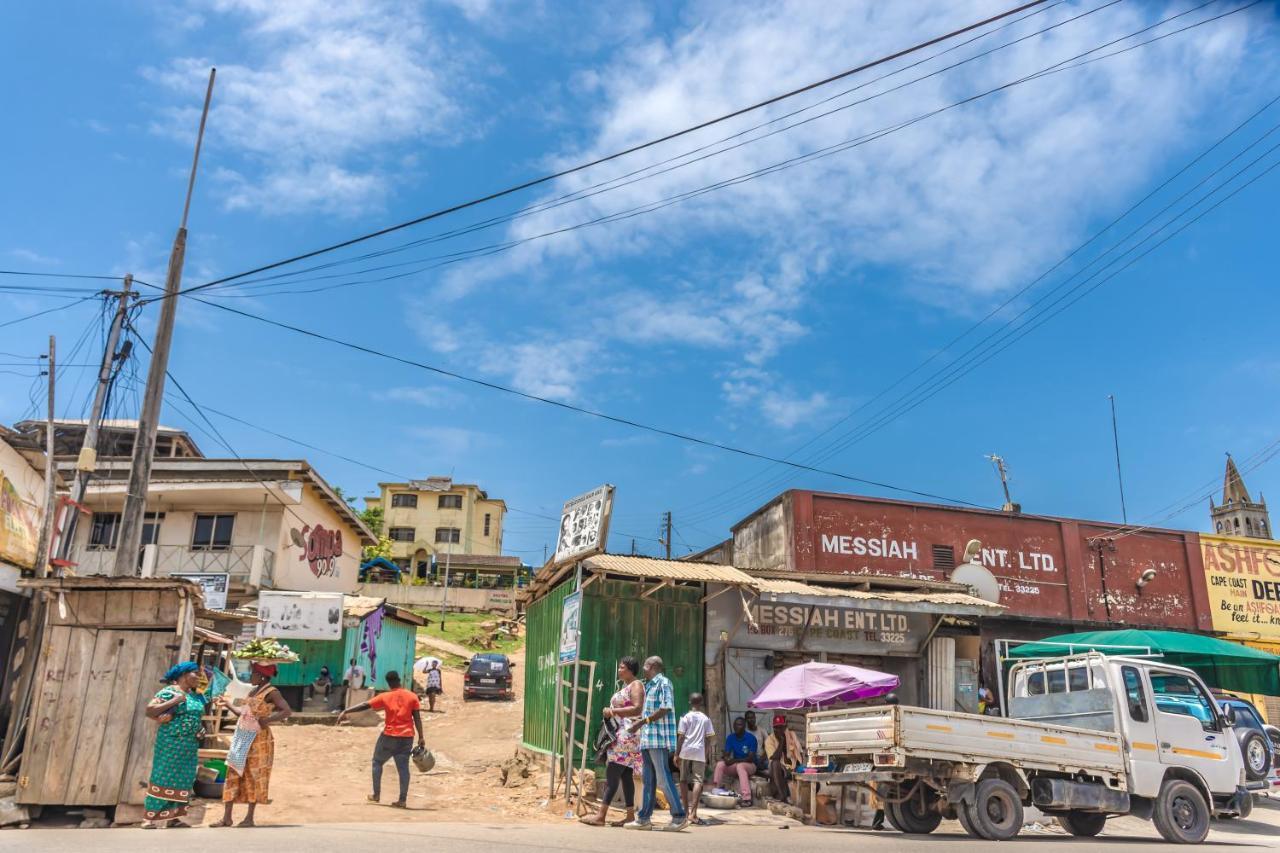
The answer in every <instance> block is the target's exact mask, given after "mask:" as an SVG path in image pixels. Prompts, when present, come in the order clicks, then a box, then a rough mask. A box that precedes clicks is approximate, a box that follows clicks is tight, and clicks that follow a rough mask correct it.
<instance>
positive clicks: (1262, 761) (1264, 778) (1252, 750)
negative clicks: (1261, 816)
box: [1214, 691, 1276, 791]
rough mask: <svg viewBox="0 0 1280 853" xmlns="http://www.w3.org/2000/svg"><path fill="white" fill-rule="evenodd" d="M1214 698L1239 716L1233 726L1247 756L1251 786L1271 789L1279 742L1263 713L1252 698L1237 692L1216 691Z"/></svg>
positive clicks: (1255, 788) (1253, 788)
mask: <svg viewBox="0 0 1280 853" xmlns="http://www.w3.org/2000/svg"><path fill="white" fill-rule="evenodd" d="M1214 698H1216V699H1217V700H1218V704H1219V705H1220V706H1221V707H1222V711H1223V713H1224V714H1228V715H1229V716H1234V718H1235V719H1233V720H1232V721H1231V727H1232V729H1233V730H1234V731H1235V735H1236V740H1238V741H1239V742H1240V754H1241V755H1243V756H1244V763H1245V770H1246V771H1247V773H1248V787H1249V789H1250V790H1254V791H1265V790H1267V789H1268V788H1270V787H1271V785H1270V783H1269V782H1268V777H1270V776H1271V775H1272V773H1273V771H1274V770H1275V765H1276V760H1275V756H1274V752H1275V746H1274V744H1273V743H1272V742H1271V738H1270V737H1268V736H1267V730H1266V723H1264V722H1263V721H1262V715H1261V714H1259V713H1258V709H1257V708H1255V707H1253V703H1252V702H1250V701H1249V700H1247V699H1241V698H1240V697H1239V696H1236V695H1234V694H1231V693H1226V692H1223V691H1214Z"/></svg>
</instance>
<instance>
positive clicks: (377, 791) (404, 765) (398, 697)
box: [338, 672, 424, 809]
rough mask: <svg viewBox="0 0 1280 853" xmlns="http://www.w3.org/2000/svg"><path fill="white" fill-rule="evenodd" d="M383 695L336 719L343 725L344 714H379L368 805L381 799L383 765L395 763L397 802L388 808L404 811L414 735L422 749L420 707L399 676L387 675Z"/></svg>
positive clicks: (397, 674) (346, 711) (390, 673)
mask: <svg viewBox="0 0 1280 853" xmlns="http://www.w3.org/2000/svg"><path fill="white" fill-rule="evenodd" d="M386 678H387V687H388V688H389V689H388V690H387V691H386V692H385V693H379V694H378V695H377V696H374V697H373V698H372V699H370V700H369V701H368V702H361V703H360V704H359V705H356V706H355V707H353V708H348V709H347V710H345V711H343V712H342V713H341V714H339V715H338V725H342V721H343V719H345V718H346V716H347V714H356V713H359V712H361V711H368V710H369V709H373V710H375V711H382V712H383V714H385V719H384V720H383V725H382V734H380V735H378V743H377V745H376V746H375V747H374V748H373V793H372V794H370V795H369V802H371V803H376V802H378V801H379V798H380V797H381V796H382V765H384V764H386V763H387V760H388V759H391V760H393V761H395V763H396V773H397V774H399V776H400V799H398V800H396V801H395V802H394V803H392V804H391V807H392V808H396V809H403V808H407V806H408V803H407V800H408V797H409V755H410V753H412V752H413V736H414V732H417V735H418V746H423V745H424V742H423V737H422V712H421V708H422V705H421V704H420V703H419V702H418V697H417V694H415V693H414V692H413V691H412V690H405V689H404V688H403V687H401V686H400V673H398V672H388V673H387V676H386Z"/></svg>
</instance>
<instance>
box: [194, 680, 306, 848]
mask: <svg viewBox="0 0 1280 853" xmlns="http://www.w3.org/2000/svg"><path fill="white" fill-rule="evenodd" d="M275 674H276V668H275V665H274V664H257V663H255V664H253V675H252V676H251V678H250V683H252V684H253V691H252V692H251V693H250V694H249V697H248V698H247V699H246V700H245V702H244V705H243V706H242V707H240V708H232V707H231V705H230V703H228V702H226V701H225V700H223V707H225V708H228V709H230V710H231V712H232V713H234V714H236V715H238V716H239V717H240V718H241V719H240V723H239V724H238V726H237V729H236V738H237V739H248V738H250V737H251V738H252V744H251V745H250V746H249V751H248V754H247V755H246V756H245V758H244V766H243V768H242V769H237V768H236V767H234V766H233V764H232V759H233V756H231V755H229V756H227V758H228V760H227V781H226V784H224V785H223V787H222V803H223V812H222V820H220V821H218V822H217V823H215V824H213V826H231V810H232V808H233V807H234V805H235V804H236V803H245V804H247V805H248V807H249V810H248V811H247V812H246V813H245V816H244V820H242V821H240V826H253V825H254V823H253V812H254V809H255V808H257V806H258V803H269V802H271V797H270V787H271V765H272V762H273V761H274V759H275V739H274V738H273V737H272V736H271V725H272V723H278V722H280V721H281V720H284V719H287V718H288V717H289V715H290V714H292V713H293V711H292V710H291V709H290V708H289V704H288V703H287V702H285V701H284V697H283V696H281V695H280V691H279V690H277V689H276V688H275V687H273V686H272V685H271V679H272V678H274V677H275ZM254 729H256V730H257V733H256V734H251V733H252V731H253V730H254ZM242 730H243V731H242ZM232 752H233V753H234V752H235V744H234V742H233V747H232Z"/></svg>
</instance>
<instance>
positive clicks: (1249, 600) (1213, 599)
mask: <svg viewBox="0 0 1280 853" xmlns="http://www.w3.org/2000/svg"><path fill="white" fill-rule="evenodd" d="M1200 549H1201V556H1202V557H1203V558H1204V581H1205V586H1206V587H1208V589H1209V606H1210V608H1211V609H1212V612H1213V628H1214V630H1215V631H1226V632H1228V633H1230V634H1234V635H1236V636H1241V637H1248V638H1251V639H1260V640H1267V641H1270V642H1277V641H1280V543H1278V542H1272V541H1270V540H1265V539H1244V538H1240V537H1235V536H1213V535H1210V534H1208V533H1202V534H1200Z"/></svg>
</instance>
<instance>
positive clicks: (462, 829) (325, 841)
mask: <svg viewBox="0 0 1280 853" xmlns="http://www.w3.org/2000/svg"><path fill="white" fill-rule="evenodd" d="M1215 826H1222V824H1215ZM637 842H639V844H640V845H642V846H643V848H644V849H645V850H646V853H648V851H666V850H672V851H693V853H725V851H726V850H736V851H756V853H777V852H778V851H780V850H787V851H805V853H809V851H813V853H826V851H831V853H851V851H856V853H870V851H875V853H881V851H883V853H898V851H902V853H906V852H907V851H918V850H921V849H924V848H928V847H939V848H940V847H947V848H950V847H958V846H960V845H967V846H968V848H970V849H973V850H974V851H975V853H976V851H978V850H980V849H981V850H986V851H990V850H991V847H992V844H991V842H987V841H977V840H975V839H972V838H969V837H967V836H965V835H963V834H953V833H950V832H945V831H939V832H937V833H934V834H933V835H927V836H920V835H912V836H907V835H900V834H898V833H890V832H885V833H872V832H866V831H856V830H836V829H814V828H808V827H803V826H799V825H797V826H794V827H792V828H789V829H780V828H778V827H764V826H713V827H703V828H694V829H690V830H687V831H686V832H682V833H664V832H650V833H645V834H644V835H640V834H639V833H635V832H629V833H625V834H624V831H623V830H620V829H590V828H587V827H582V826H578V825H577V824H576V823H566V824H565V825H563V826H556V825H519V824H507V825H484V824H456V823H422V824H403V823H402V824H323V825H311V826H305V827H304V826H298V827H293V826H276V827H261V828H258V829H245V830H239V829H190V830H160V831H150V832H148V831H144V830H140V829H109V830H81V829H29V830H7V831H4V832H0V851H6V853H7V851H10V850H13V851H18V850H23V851H33V853H85V851H88V850H92V851H94V853H135V851H137V853H149V851H156V853H173V851H174V850H175V849H187V850H190V849H195V848H204V849H211V848H213V847H215V846H216V847H218V848H224V849H228V850H234V851H236V853H280V851H282V850H306V851H307V853H352V851H359V850H367V849H383V850H386V849H405V850H423V849H430V850H433V851H436V850H438V851H465V853H525V851H530V852H531V853H532V851H545V850H571V851H598V850H612V849H623V848H630V847H635V846H637ZM1009 845H1039V846H1041V847H1049V846H1050V845H1051V846H1052V847H1053V848H1056V849H1059V850H1062V851H1071V853H1076V851H1079V853H1084V851H1089V850H1114V851H1123V853H1130V851H1133V853H1138V851H1147V850H1151V851H1156V850H1162V851H1165V853H1167V851H1168V845H1165V844H1163V843H1161V842H1160V841H1159V840H1158V839H1152V838H1150V837H1149V836H1148V837H1143V836H1139V835H1133V836H1127V837H1126V836H1116V837H1110V838H1107V837H1104V838H1100V839H1091V840H1087V841H1084V840H1076V839H1073V838H1070V837H1066V836H1061V835H1024V836H1021V837H1019V839H1018V840H1017V841H1012V842H1007V843H1006V844H1002V845H1000V847H1001V849H1004V848H1006V847H1007V846H1009ZM1277 848H1280V830H1277V827H1276V826H1275V825H1273V824H1270V823H1260V822H1256V821H1249V822H1248V823H1247V824H1235V825H1231V826H1228V827H1227V829H1226V830H1225V831H1224V830H1218V831H1214V832H1211V833H1210V835H1209V843H1208V844H1207V845H1206V848H1205V849H1209V850H1224V849H1229V850H1240V851H1248V850H1274V849H1277Z"/></svg>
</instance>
